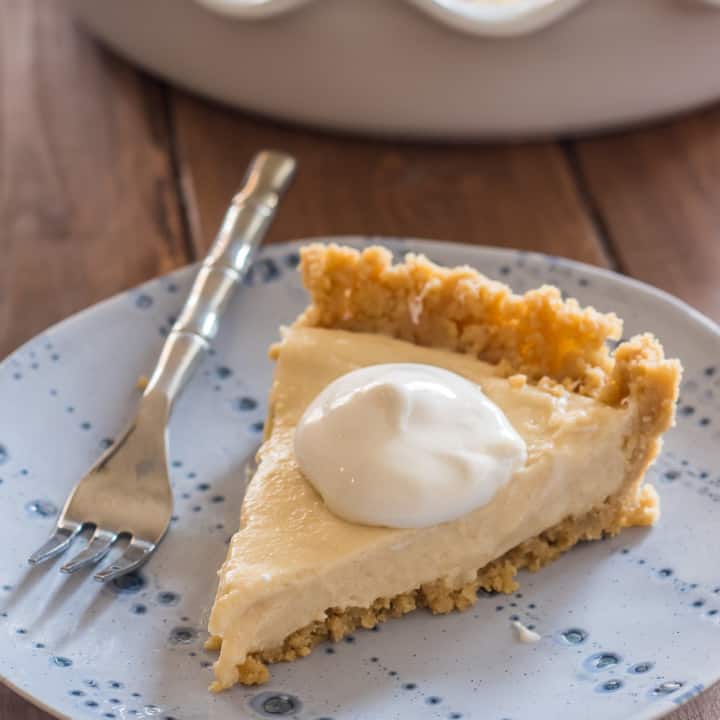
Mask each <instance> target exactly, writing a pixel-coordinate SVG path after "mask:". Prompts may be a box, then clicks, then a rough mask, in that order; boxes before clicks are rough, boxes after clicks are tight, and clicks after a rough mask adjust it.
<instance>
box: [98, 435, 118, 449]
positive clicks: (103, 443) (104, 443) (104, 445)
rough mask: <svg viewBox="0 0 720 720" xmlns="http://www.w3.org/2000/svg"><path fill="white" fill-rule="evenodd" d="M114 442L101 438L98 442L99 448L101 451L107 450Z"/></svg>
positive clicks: (110, 439)
mask: <svg viewBox="0 0 720 720" xmlns="http://www.w3.org/2000/svg"><path fill="white" fill-rule="evenodd" d="M114 442H115V441H114V440H113V439H112V438H109V437H106V438H103V439H102V440H101V441H100V447H101V448H102V449H103V450H107V449H108V448H109V447H111V446H112V444H113V443H114Z"/></svg>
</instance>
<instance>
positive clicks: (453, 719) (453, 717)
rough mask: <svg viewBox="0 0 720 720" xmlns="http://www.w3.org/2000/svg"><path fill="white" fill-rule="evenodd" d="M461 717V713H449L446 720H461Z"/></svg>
mask: <svg viewBox="0 0 720 720" xmlns="http://www.w3.org/2000/svg"><path fill="white" fill-rule="evenodd" d="M462 716H463V715H462V713H459V712H451V713H450V714H449V715H448V720H461V718H462Z"/></svg>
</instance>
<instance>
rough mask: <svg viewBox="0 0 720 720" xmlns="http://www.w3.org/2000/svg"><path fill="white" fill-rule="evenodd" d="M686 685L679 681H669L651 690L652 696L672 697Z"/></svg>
mask: <svg viewBox="0 0 720 720" xmlns="http://www.w3.org/2000/svg"><path fill="white" fill-rule="evenodd" d="M684 684H685V683H683V682H680V681H679V680H668V681H666V682H663V683H660V684H659V685H657V686H655V687H654V688H653V689H652V690H651V694H652V695H670V694H671V693H674V692H675V691H676V690H679V689H680V688H681V687H682V686H683V685H684Z"/></svg>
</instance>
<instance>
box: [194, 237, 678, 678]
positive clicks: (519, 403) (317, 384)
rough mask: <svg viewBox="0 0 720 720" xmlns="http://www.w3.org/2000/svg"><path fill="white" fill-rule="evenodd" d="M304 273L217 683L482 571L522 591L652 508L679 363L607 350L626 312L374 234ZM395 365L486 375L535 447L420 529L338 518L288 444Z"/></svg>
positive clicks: (220, 632) (222, 600)
mask: <svg viewBox="0 0 720 720" xmlns="http://www.w3.org/2000/svg"><path fill="white" fill-rule="evenodd" d="M301 271H302V275H303V279H304V282H305V286H306V288H307V290H308V291H309V293H310V296H311V299H312V302H311V304H310V306H309V307H308V309H307V310H306V311H305V312H304V313H303V314H302V315H301V316H300V317H299V318H298V319H297V320H296V322H295V323H294V324H293V325H292V327H290V328H289V329H287V330H285V331H284V332H283V337H282V340H281V342H279V343H278V344H277V345H275V346H274V347H273V348H272V350H271V355H272V357H273V358H274V359H275V361H276V363H277V364H276V368H275V377H274V382H273V386H272V391H271V395H270V408H269V413H268V420H267V423H266V428H265V440H264V443H263V445H262V447H261V448H260V450H259V453H258V461H259V466H258V470H257V473H256V474H255V476H254V477H253V479H252V480H251V482H250V484H249V486H248V488H247V492H246V495H245V499H244V502H243V507H242V516H241V529H240V530H239V531H238V532H237V533H236V534H235V536H234V537H233V539H232V542H231V544H230V549H229V551H228V555H227V559H226V561H225V563H224V564H223V566H222V567H221V569H220V572H219V575H220V582H219V588H218V591H217V596H216V599H215V604H214V606H213V609H212V614H211V617H210V623H209V630H210V634H211V639H210V640H209V642H208V644H209V646H210V647H213V648H216V649H219V650H220V657H219V659H218V661H217V662H216V664H215V676H216V681H215V683H214V684H213V686H212V689H214V690H221V689H224V688H229V687H231V686H232V685H233V684H235V683H238V682H240V683H244V684H255V683H262V682H264V681H265V680H267V679H268V677H269V672H268V669H267V664H268V663H274V662H279V661H283V660H285V661H288V660H295V659H297V658H299V657H304V656H306V655H308V654H309V653H310V652H311V650H312V648H313V646H315V645H316V644H317V643H320V642H322V641H324V640H328V639H330V640H334V641H337V640H339V639H340V638H342V637H343V636H344V635H347V634H348V633H351V632H352V631H353V630H355V629H356V628H358V627H362V628H372V627H373V626H375V625H376V624H377V623H380V622H384V621H385V620H387V619H389V618H391V617H399V616H401V615H403V614H405V613H407V612H410V611H412V610H414V609H416V608H423V607H424V608H429V609H430V610H431V611H432V612H433V613H447V612H450V611H451V610H455V609H458V610H464V609H466V608H468V607H469V606H470V605H472V604H473V603H474V602H475V599H476V595H477V592H478V590H479V589H481V588H484V589H486V590H495V591H500V592H506V593H509V592H512V591H514V590H515V589H516V588H517V583H516V581H515V576H516V574H517V572H518V570H519V569H521V568H528V569H529V570H537V569H539V568H540V567H542V566H543V565H545V564H546V563H549V562H551V561H552V560H554V559H555V558H557V557H558V556H559V555H560V554H561V553H563V552H565V551H567V550H569V549H570V548H571V547H572V546H573V545H575V543H577V542H578V541H580V540H592V539H598V538H601V537H603V536H606V535H614V534H615V533H617V532H619V531H620V530H622V529H623V528H625V527H629V526H633V525H649V524H652V523H653V521H654V520H655V519H656V518H657V516H658V511H659V509H658V497H657V494H656V492H655V490H654V489H653V488H652V486H650V485H647V484H643V477H644V475H645V472H646V470H647V468H648V466H649V465H650V463H651V462H652V461H653V459H654V458H655V457H656V455H657V454H658V452H659V450H660V446H661V439H660V437H661V435H662V433H663V432H665V430H667V429H668V428H669V427H670V426H671V425H672V423H673V414H674V406H675V400H676V397H677V392H678V383H679V379H680V373H681V367H680V364H679V362H678V361H677V360H667V359H665V357H664V354H663V349H662V346H661V345H660V344H659V342H658V341H657V340H656V339H655V338H654V337H653V336H651V335H640V336H637V337H634V338H632V339H631V340H629V341H627V342H623V343H621V344H619V345H618V346H617V347H616V348H615V350H614V352H610V351H609V348H608V345H609V344H610V342H609V341H617V340H619V338H620V335H621V329H622V323H621V321H620V320H619V319H618V318H617V317H616V316H615V315H613V314H607V315H606V314H601V313H599V312H597V311H596V310H594V309H593V308H581V307H580V306H579V305H578V303H577V302H576V301H575V300H572V299H569V300H563V299H562V298H561V294H560V291H559V290H558V289H557V288H555V287H551V286H544V287H541V288H539V289H537V290H532V291H530V292H528V293H526V294H525V295H514V294H513V293H512V292H511V291H510V289H509V288H508V287H506V286H505V285H503V284H501V283H498V282H494V281H492V280H489V279H488V278H486V277H484V276H482V275H480V274H478V273H477V272H476V271H474V270H472V269H471V268H468V267H461V268H455V269H447V268H442V267H438V266H437V265H434V264H433V263H431V262H429V261H428V260H427V259H425V258H424V257H422V256H417V255H408V256H407V257H406V258H405V261H404V262H403V263H401V264H398V265H393V264H392V256H391V254H390V252H389V251H387V250H385V249H383V248H380V247H372V248H368V249H366V250H364V251H363V252H358V251H356V250H353V249H350V248H345V247H338V246H335V245H331V246H323V245H310V246H308V247H306V248H304V249H303V251H302V253H301ZM398 362H399V363H422V364H425V365H435V366H438V367H440V368H444V369H446V370H450V371H452V372H454V373H457V374H459V375H461V376H463V377H465V378H466V379H469V380H471V381H473V382H475V383H478V384H479V385H480V387H481V388H482V390H483V391H484V393H485V394H486V395H487V396H488V397H489V398H490V399H491V400H492V401H493V402H494V403H496V404H497V406H499V407H500V409H501V410H502V411H503V412H504V413H505V415H506V416H507V418H508V419H509V420H510V422H511V424H512V425H513V427H514V428H515V430H516V431H517V432H518V433H519V434H520V436H521V437H522V438H523V439H524V441H525V443H526V446H527V462H526V464H525V466H524V467H523V468H522V470H520V471H519V472H516V473H515V474H514V475H513V476H512V478H511V479H510V481H509V482H508V483H507V484H506V485H505V486H504V487H503V488H502V489H501V490H500V491H498V492H497V494H496V495H495V496H494V497H493V498H492V500H491V501H490V502H489V503H488V504H486V505H484V506H482V507H479V508H477V509H475V510H472V511H470V512H468V513H467V514H465V515H463V516H461V517H459V518H458V519H455V520H452V521H449V522H444V523H441V524H438V525H433V526H430V527H424V528H420V529H393V528H387V527H377V526H367V525H361V524H356V523H352V522H348V521H346V520H343V519H341V518H340V517H338V516H337V515H335V514H333V513H332V512H331V511H330V510H329V509H328V507H327V506H326V505H325V503H324V502H323V500H322V498H321V497H320V495H319V494H318V493H317V492H316V491H315V490H314V488H313V486H312V485H311V484H310V483H309V482H308V480H307V479H306V478H305V477H304V476H303V475H302V473H301V472H300V470H299V468H298V464H297V462H296V459H295V457H294V451H293V437H294V431H295V427H296V425H297V423H298V421H299V419H300V418H301V416H302V414H303V412H304V410H305V408H306V407H307V406H308V404H309V403H310V402H311V401H312V400H313V399H314V398H315V397H316V396H317V395H318V393H320V391H322V390H323V389H324V388H325V387H326V386H327V385H328V384H329V383H330V382H332V381H333V380H335V379H336V378H338V377H340V376H342V375H344V374H346V373H348V372H349V371H351V370H354V369H357V368H360V367H364V366H369V365H376V364H380V363H398ZM382 502H383V498H382V497H378V503H382Z"/></svg>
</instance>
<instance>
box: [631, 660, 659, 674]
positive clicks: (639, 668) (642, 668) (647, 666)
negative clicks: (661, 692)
mask: <svg viewBox="0 0 720 720" xmlns="http://www.w3.org/2000/svg"><path fill="white" fill-rule="evenodd" d="M653 667H654V663H651V662H639V663H635V664H634V665H631V666H630V667H629V668H628V672H631V673H632V674H633V675H642V674H644V673H646V672H650V670H652V669H653Z"/></svg>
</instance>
